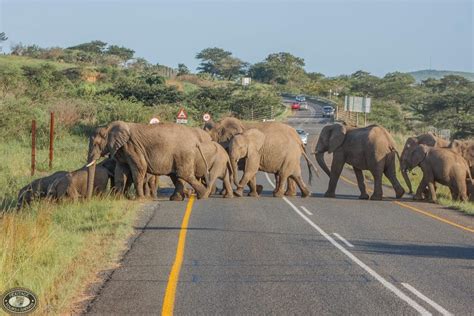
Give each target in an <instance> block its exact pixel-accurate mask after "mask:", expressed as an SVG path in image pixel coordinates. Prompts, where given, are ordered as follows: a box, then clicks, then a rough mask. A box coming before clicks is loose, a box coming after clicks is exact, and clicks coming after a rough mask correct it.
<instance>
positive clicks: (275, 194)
mask: <svg viewBox="0 0 474 316" xmlns="http://www.w3.org/2000/svg"><path fill="white" fill-rule="evenodd" d="M273 196H274V197H278V198H281V197H283V192H279V191H277V192H274V193H273Z"/></svg>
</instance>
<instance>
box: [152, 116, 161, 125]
mask: <svg viewBox="0 0 474 316" xmlns="http://www.w3.org/2000/svg"><path fill="white" fill-rule="evenodd" d="M150 124H160V120H159V119H157V118H156V117H154V118H152V119H151V120H150Z"/></svg>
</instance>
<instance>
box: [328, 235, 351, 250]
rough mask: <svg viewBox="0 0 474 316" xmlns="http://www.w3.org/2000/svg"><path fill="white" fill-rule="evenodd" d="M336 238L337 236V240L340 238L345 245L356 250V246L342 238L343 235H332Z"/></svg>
mask: <svg viewBox="0 0 474 316" xmlns="http://www.w3.org/2000/svg"><path fill="white" fill-rule="evenodd" d="M332 234H333V235H334V236H336V237H337V238H339V239H340V240H341V241H342V242H343V243H345V244H346V245H347V246H348V247H351V248H354V245H353V244H351V243H350V242H348V241H347V240H346V239H345V238H344V237H342V236H341V235H339V234H338V233H332Z"/></svg>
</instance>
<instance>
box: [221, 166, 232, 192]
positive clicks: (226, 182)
mask: <svg viewBox="0 0 474 316" xmlns="http://www.w3.org/2000/svg"><path fill="white" fill-rule="evenodd" d="M222 181H223V182H224V190H225V195H224V197H225V198H233V197H234V193H233V191H234V190H233V189H232V183H231V181H230V175H229V173H228V172H226V173H225V175H224V178H223V179H222Z"/></svg>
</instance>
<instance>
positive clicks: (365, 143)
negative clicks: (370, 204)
mask: <svg viewBox="0 0 474 316" xmlns="http://www.w3.org/2000/svg"><path fill="white" fill-rule="evenodd" d="M315 149H316V150H315V156H316V160H317V162H318V164H319V165H320V166H321V168H322V169H323V170H324V172H325V173H326V174H327V175H328V176H329V178H330V179H329V185H328V189H327V191H326V193H325V194H324V196H325V197H335V196H336V194H335V191H336V186H337V182H338V180H339V177H340V175H341V172H342V169H343V168H344V164H345V163H348V164H350V165H351V166H352V167H353V168H354V173H355V175H356V178H357V183H358V186H359V190H360V196H359V199H369V195H368V194H367V190H366V186H365V179H364V174H363V173H362V170H369V171H370V172H371V173H372V175H373V177H374V193H373V194H372V196H371V197H370V199H371V200H381V199H382V197H383V190H382V176H383V175H384V174H385V176H386V177H387V178H388V179H389V180H390V182H391V184H392V186H393V188H394V189H395V192H396V197H397V198H401V197H402V196H403V194H405V190H404V189H403V188H402V186H401V185H400V182H398V179H397V177H396V168H395V156H396V154H397V152H396V149H395V143H394V141H393V139H392V136H391V135H390V134H389V132H388V131H387V130H386V129H385V128H383V127H382V126H378V125H370V126H367V127H363V128H354V127H350V126H345V125H342V124H332V125H327V126H325V127H324V128H323V129H322V131H321V134H320V136H319V139H318V142H317V144H316V148H315ZM326 152H328V153H333V159H332V164H331V171H329V169H328V167H327V165H326V162H325V161H324V153H326Z"/></svg>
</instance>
